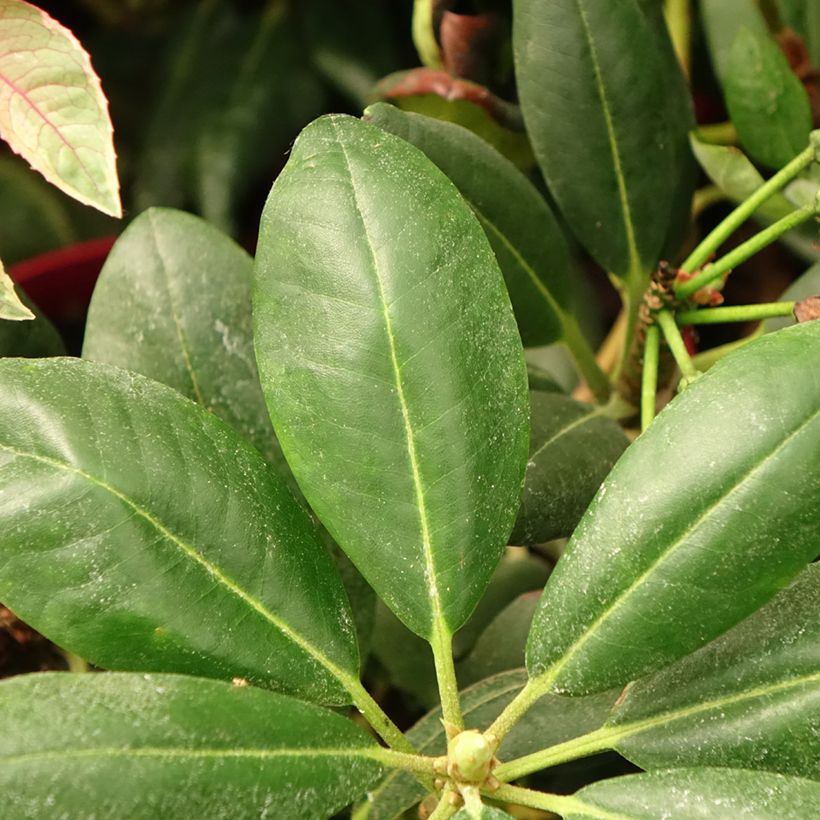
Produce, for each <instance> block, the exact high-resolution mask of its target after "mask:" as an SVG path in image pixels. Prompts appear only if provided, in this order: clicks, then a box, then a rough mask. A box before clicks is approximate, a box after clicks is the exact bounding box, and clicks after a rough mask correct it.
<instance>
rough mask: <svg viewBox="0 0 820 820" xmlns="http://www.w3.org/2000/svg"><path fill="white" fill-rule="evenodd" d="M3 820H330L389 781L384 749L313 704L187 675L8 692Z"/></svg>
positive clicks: (28, 682)
mask: <svg viewBox="0 0 820 820" xmlns="http://www.w3.org/2000/svg"><path fill="white" fill-rule="evenodd" d="M0 725H2V732H3V741H2V745H1V746H0V791H2V794H3V817H4V818H6V820H17V818H21V819H22V818H28V817H42V818H57V817H133V818H156V817H203V818H204V817H208V818H230V817H265V816H270V817H277V818H292V819H293V820H303V818H307V817H312V818H319V817H329V816H331V815H332V814H334V813H335V812H336V811H338V810H339V809H341V808H342V807H344V806H345V805H346V804H347V803H349V802H351V801H352V800H353V799H355V798H356V797H358V796H359V795H360V794H362V792H364V791H365V789H366V788H367V787H368V785H370V784H371V783H372V782H373V781H374V780H375V778H376V777H378V775H379V773H380V771H381V768H382V767H381V766H380V765H379V763H377V762H376V760H375V759H374V756H373V755H374V752H376V751H377V748H376V747H375V744H374V743H373V741H372V739H371V738H370V737H369V736H368V735H366V734H365V733H364V732H363V731H361V729H359V728H358V727H356V726H355V725H354V724H353V723H352V722H351V721H349V720H347V719H345V718H343V717H341V716H340V715H335V714H333V713H332V712H329V711H327V710H325V709H320V708H318V707H316V706H311V705H309V704H307V703H302V702H301V701H298V700H294V699H293V698H289V697H285V696H284V695H276V694H273V693H271V692H263V691H261V690H259V689H254V688H245V687H236V686H230V685H227V684H224V683H218V682H216V681H209V680H203V679H197V678H188V677H183V676H178V675H128V674H115V673H110V674H102V675H68V674H64V673H51V674H45V675H26V676H23V677H17V678H13V679H11V680H8V681H5V682H3V683H1V684H0Z"/></svg>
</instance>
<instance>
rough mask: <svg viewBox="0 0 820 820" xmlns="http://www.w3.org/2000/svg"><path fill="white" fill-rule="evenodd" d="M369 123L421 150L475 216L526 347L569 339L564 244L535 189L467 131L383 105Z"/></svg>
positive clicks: (366, 114) (569, 272) (569, 269)
mask: <svg viewBox="0 0 820 820" xmlns="http://www.w3.org/2000/svg"><path fill="white" fill-rule="evenodd" d="M364 119H365V120H367V121H369V122H372V123H374V124H375V125H378V126H379V128H383V129H384V130H385V131H389V132H390V133H391V134H396V136H399V137H401V138H402V139H405V140H407V141H408V142H410V143H412V144H413V145H415V146H416V147H417V148H420V149H421V150H422V151H424V153H425V154H426V155H427V156H428V157H429V158H430V159H431V160H432V161H433V162H434V163H435V164H436V165H438V167H439V168H441V170H442V171H444V173H445V174H447V176H448V177H449V178H450V180H451V181H452V182H453V183H454V184H455V186H456V187H457V188H458V189H459V191H461V195H462V196H463V197H464V198H465V199H466V200H467V203H468V204H469V205H470V207H471V208H472V209H473V211H474V212H475V214H476V216H477V217H478V220H479V222H481V225H482V227H483V228H484V231H485V233H486V234H487V239H489V240H490V244H491V245H492V247H493V250H494V251H495V255H496V259H497V260H498V264H499V266H500V267H501V272H502V273H503V274H504V279H505V281H506V283H507V291H508V292H509V294H510V299H511V301H512V305H513V310H514V311H515V315H516V319H517V320H518V329H519V331H520V332H521V340H522V341H523V343H524V345H526V346H533V345H546V344H550V343H552V342H555V341H558V340H559V339H560V338H561V337H562V336H563V335H564V331H563V321H564V314H565V312H566V311H567V310H569V309H570V304H571V301H572V293H571V282H570V278H571V276H572V266H571V263H570V259H569V250H568V248H567V243H566V240H565V239H564V235H563V233H562V232H561V228H560V227H559V226H558V222H557V220H556V219H555V216H554V215H553V213H552V211H551V210H550V208H549V206H548V205H547V203H546V202H545V201H544V198H543V197H542V196H541V194H539V193H538V191H537V190H536V189H535V186H534V185H532V183H531V182H530V181H529V180H528V179H527V178H526V177H525V176H524V175H523V174H522V173H521V172H520V171H519V170H518V169H517V168H516V167H515V166H514V165H513V164H512V163H511V162H510V161H509V160H507V159H506V158H505V157H503V156H502V155H501V154H499V153H498V152H497V151H496V150H495V149H494V148H493V147H492V146H490V145H488V144H487V143H486V142H485V141H484V140H482V139H481V138H480V137H477V136H476V135H475V134H472V133H471V132H470V131H468V130H467V129H466V128H462V127H461V126H459V125H455V124H453V123H449V122H441V121H439V120H434V119H432V118H430V117H423V116H421V115H420V114H410V113H404V112H402V111H400V110H399V109H398V108H396V107H395V106H392V105H386V104H384V103H378V104H377V105H372V106H370V108H368V109H367V110H366V111H365V112H364Z"/></svg>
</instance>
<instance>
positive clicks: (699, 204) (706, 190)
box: [692, 185, 727, 219]
mask: <svg viewBox="0 0 820 820" xmlns="http://www.w3.org/2000/svg"><path fill="white" fill-rule="evenodd" d="M726 198H727V197H726V194H725V193H723V191H721V190H720V188H718V186H717V185H706V186H705V187H703V188H699V189H698V190H697V191H695V195H694V196H693V197H692V219H697V218H698V217H699V216H700V215H701V214H702V213H703V212H704V211H705V210H706V209H707V208H710V207H711V206H712V205H715V204H717V203H718V202H723V201H724V200H725V199H726Z"/></svg>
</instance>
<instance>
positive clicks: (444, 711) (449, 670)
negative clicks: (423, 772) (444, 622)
mask: <svg viewBox="0 0 820 820" xmlns="http://www.w3.org/2000/svg"><path fill="white" fill-rule="evenodd" d="M430 646H431V647H432V649H433V661H434V663H435V666H436V680H437V681H438V692H439V697H440V699H441V716H442V718H443V719H444V721H445V723H446V724H449V725H450V726H452V727H454V728H455V729H458V730H461V729H463V728H464V718H463V717H462V715H461V702H460V700H459V697H458V681H457V680H456V668H455V663H454V662H453V636H452V635H451V634H450V633H449V632H447V631H445V630H444V629H442V628H441V627H440V624H439V623H438V622H437V623H436V624H435V625H434V627H433V636H432V638H431V639H430ZM448 735H449V732H448Z"/></svg>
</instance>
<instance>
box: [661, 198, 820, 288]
mask: <svg viewBox="0 0 820 820" xmlns="http://www.w3.org/2000/svg"><path fill="white" fill-rule="evenodd" d="M747 202H748V200H747ZM818 211H820V206H818V203H817V202H816V201H815V202H809V203H808V204H807V205H804V206H803V207H802V208H798V209H797V210H796V211H794V212H793V213H790V214H788V216H784V217H783V218H782V219H778V220H777V222H775V223H773V224H772V225H769V227H768V228H764V229H763V230H762V231H760V232H759V233H756V234H755V235H754V236H753V237H752V238H751V239H747V240H746V241H745V242H743V243H742V244H741V245H738V246H737V247H736V248H735V249H734V250H732V251H730V252H729V253H727V254H726V255H725V256H722V257H721V258H720V259H718V260H717V261H716V262H713V263H712V264H711V265H707V266H706V267H705V268H704V269H703V270H702V271H701V272H700V273H698V274H696V275H695V276H693V277H692V278H691V279H689V280H687V281H686V282H682V283H681V284H679V285H676V286H675V294H676V295H677V296H679V297H681V298H683V297H687V296H691V295H692V294H693V293H694V292H695V291H696V290H700V289H701V288H702V287H704V286H705V285H710V284H711V283H712V282H714V281H715V280H716V279H720V277H721V276H723V274H724V273H729V271H731V270H732V269H733V268H736V267H737V266H738V265H740V264H741V263H742V262H745V261H746V260H747V259H748V258H749V257H750V256H754V255H755V254H756V253H758V251H761V250H763V248H765V247H767V246H768V245H771V244H772V242H774V241H775V240H777V239H779V238H780V237H781V236H783V234H784V233H788V232H789V231H791V230H794V228H796V227H798V226H799V225H802V224H803V223H804V222H806V221H808V220H809V219H811V218H812V217H814V216H816V215H817V213H818ZM683 270H691V268H689V267H686V265H685V263H684V266H683Z"/></svg>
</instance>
